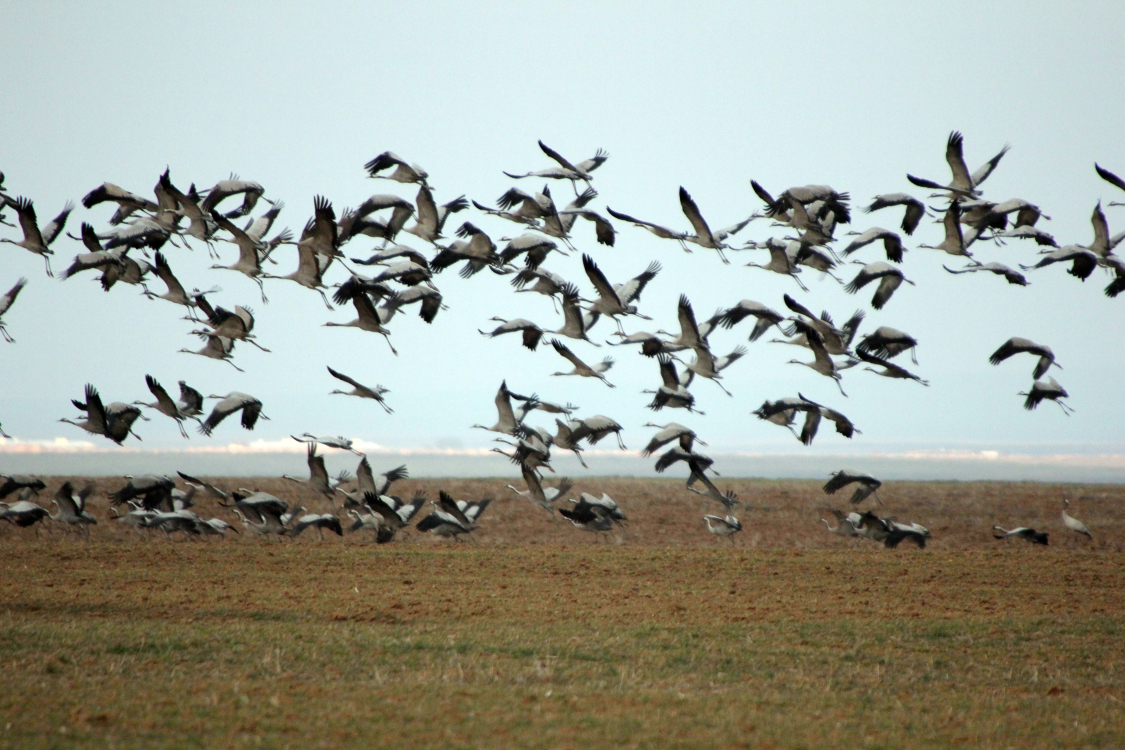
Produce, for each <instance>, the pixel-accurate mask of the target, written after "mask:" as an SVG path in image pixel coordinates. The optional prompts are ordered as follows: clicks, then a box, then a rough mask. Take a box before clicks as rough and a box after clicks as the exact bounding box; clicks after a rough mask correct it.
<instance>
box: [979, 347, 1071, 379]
mask: <svg viewBox="0 0 1125 750" xmlns="http://www.w3.org/2000/svg"><path fill="white" fill-rule="evenodd" d="M1016 354H1034V355H1035V356H1036V357H1039V361H1038V362H1036V363H1035V369H1034V370H1033V371H1032V373H1031V377H1032V378H1034V379H1036V380H1038V379H1039V378H1041V377H1043V376H1044V375H1045V374H1046V373H1047V370H1049V369H1050V368H1051V365H1054V366H1055V367H1057V368H1059V369H1060V370H1061V369H1062V365H1060V364H1059V363H1058V362H1056V361H1055V353H1054V352H1053V351H1051V347H1049V346H1043V345H1042V344H1036V343H1035V342H1034V341H1031V340H1030V339H1025V338H1020V337H1019V336H1013V337H1012V338H1010V339H1008V340H1007V341H1005V342H1004V343H1003V344H1002V345H1001V346H1000V348H999V349H997V350H996V351H994V352H993V353H992V356H991V357H989V358H988V361H989V363H990V364H993V365H998V364H1000V363H1001V362H1003V361H1004V360H1006V359H1008V358H1009V357H1012V356H1014V355H1016Z"/></svg>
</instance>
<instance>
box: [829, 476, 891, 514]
mask: <svg viewBox="0 0 1125 750" xmlns="http://www.w3.org/2000/svg"><path fill="white" fill-rule="evenodd" d="M849 484H855V485H857V486H856V489H855V492H854V493H853V494H852V496H851V503H852V505H859V504H860V503H862V502H863V501H864V500H866V499H867V498H868V497H871V496H872V495H874V494H875V492H876V491H877V490H878V489H879V488H880V487H882V486H883V483H882V482H880V481H879V480H878V479H876V478H875V477H873V476H871V475H870V474H864V473H863V472H860V471H852V470H851V469H840V470H839V471H834V472H832V478H831V479H829V480H828V482H827V483H826V484H825V485H824V494H826V495H833V494H835V493H836V492H837V491H838V490H842V489H844V488H845V487H847V486H848V485H849ZM875 499H876V500H878V499H879V496H878V495H875Z"/></svg>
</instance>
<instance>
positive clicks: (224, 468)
mask: <svg viewBox="0 0 1125 750" xmlns="http://www.w3.org/2000/svg"><path fill="white" fill-rule="evenodd" d="M711 455H712V457H713V458H714V459H715V468H716V469H718V470H719V471H720V472H721V474H722V476H723V478H728V479H734V478H761V479H823V478H824V477H827V476H828V474H830V473H831V472H833V471H837V470H839V469H842V468H851V469H857V470H861V471H864V472H867V473H870V474H873V475H875V476H878V477H880V478H882V479H884V480H889V481H953V482H965V481H1002V482H1047V483H1079V484H1081V483H1085V484H1125V456H1119V455H1115V454H1111V455H1057V454H1056V455H1042V456H1035V455H1028V454H1012V455H1006V454H984V453H968V452H959V453H954V452H950V453H949V454H948V455H946V454H942V453H932V454H919V455H915V454H908V453H904V454H901V455H886V454H868V455H864V454H859V453H852V454H809V455H793V454H778V455H746V454H738V453H734V454H724V453H718V452H715V453H712V454H711ZM325 458H326V462H327V466H328V470H329V473H331V474H333V475H335V474H337V473H339V472H340V471H344V470H346V471H348V472H350V473H352V474H354V473H355V468H356V464H357V463H358V460H359V459H358V458H357V457H356V456H355V455H354V454H351V453H347V452H343V451H326V452H325ZM368 458H369V460H370V461H371V463H372V465H373V466H374V467H375V468H376V470H385V469H389V468H393V467H395V466H400V465H403V464H405V465H406V466H407V469H408V471H409V472H410V475H411V476H412V477H417V478H473V479H483V478H496V477H500V478H518V477H519V469H518V467H516V466H514V465H513V464H511V463H510V462H509V461H508V460H507V459H506V458H504V457H503V456H499V455H495V454H491V455H480V454H474V453H470V452H469V451H464V452H460V453H453V452H447V453H442V452H440V451H438V452H434V453H425V452H415V451H404V452H402V453H396V452H383V451H377V452H370V453H369V454H368ZM585 458H586V463H587V464H588V465H589V468H588V469H586V468H583V467H582V466H581V465H580V464H579V463H578V461H577V460H576V459H575V458H574V457H572V456H570V455H569V454H568V455H565V456H564V455H559V456H556V457H555V458H554V459H553V461H552V466H553V467H554V469H555V471H556V472H557V473H558V474H559V475H569V476H571V477H576V478H579V477H633V478H652V479H657V478H663V479H673V480H676V479H679V480H682V479H683V477H680V474H681V473H682V472H678V471H675V470H674V469H671V470H669V472H668V473H667V474H657V473H656V472H655V471H654V470H653V463H654V459H653V458H643V457H641V456H639V455H638V454H636V453H626V452H616V451H606V452H597V453H595V452H587V453H586V454H585ZM176 471H184V472H187V473H189V474H200V475H203V476H210V477H269V476H274V477H276V476H280V475H281V474H302V473H304V472H305V471H306V469H305V457H304V455H303V452H301V453H297V452H250V451H247V452H184V451H159V450H152V451H143V450H142V451H122V452H101V451H79V452H65V453H59V452H51V451H42V452H21V453H14V452H2V451H0V474H2V473H16V474H34V475H40V476H121V475H125V474H175V472H176Z"/></svg>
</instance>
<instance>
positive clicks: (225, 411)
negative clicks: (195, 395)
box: [199, 391, 269, 437]
mask: <svg viewBox="0 0 1125 750" xmlns="http://www.w3.org/2000/svg"><path fill="white" fill-rule="evenodd" d="M208 398H214V399H219V403H217V404H215V405H214V406H213V407H212V408H211V414H210V415H208V417H207V419H206V420H205V421H204V422H202V423H200V425H199V431H200V433H202V434H204V435H207V436H208V437H210V436H211V432H212V431H213V430H214V429H215V428H216V427H218V426H219V423H220V422H222V421H223V420H224V419H226V418H227V417H229V416H230V415H231V414H234V413H236V412H239V411H241V412H242V427H243V428H244V429H247V430H253V429H254V425H256V424H257V423H258V419H265V420H267V421H268V420H269V417H267V416H266V415H265V414H262V402H261V401H259V400H258V399H256V398H254V397H253V396H251V395H250V394H248V393H241V392H239V391H231V392H230V393H228V394H227V395H225V396H216V395H214V394H212V395H210V396H208Z"/></svg>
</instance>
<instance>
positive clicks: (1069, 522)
mask: <svg viewBox="0 0 1125 750" xmlns="http://www.w3.org/2000/svg"><path fill="white" fill-rule="evenodd" d="M1069 507H1070V500H1069V499H1068V498H1064V499H1063V510H1062V522H1063V526H1065V527H1067V528H1068V529H1070V530H1071V531H1073V532H1074V533H1075V534H1081V535H1082V536H1084V537H1086V538H1087V539H1090V540H1093V538H1094V537H1093V535H1092V534H1090V529H1089V528H1088V527H1087V526H1086V524H1084V523H1082V522H1081V521H1079V520H1078V519H1077V518H1073V517H1072V516H1071V515H1070V514H1069V513H1067V512H1066V511H1067V509H1068V508H1069Z"/></svg>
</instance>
